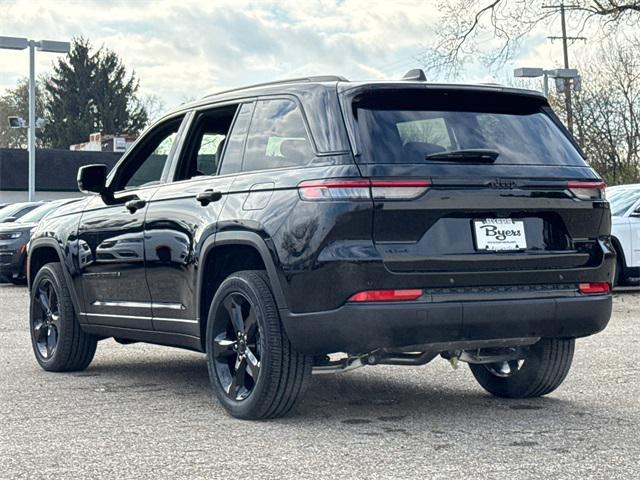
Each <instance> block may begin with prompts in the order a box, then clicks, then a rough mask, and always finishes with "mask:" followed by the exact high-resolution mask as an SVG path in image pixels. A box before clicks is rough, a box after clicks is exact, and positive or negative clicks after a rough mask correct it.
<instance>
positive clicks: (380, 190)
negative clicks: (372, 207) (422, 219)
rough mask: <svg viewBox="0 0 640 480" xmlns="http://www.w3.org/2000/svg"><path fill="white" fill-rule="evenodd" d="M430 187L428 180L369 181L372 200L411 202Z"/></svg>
mask: <svg viewBox="0 0 640 480" xmlns="http://www.w3.org/2000/svg"><path fill="white" fill-rule="evenodd" d="M430 186H431V182H430V181H428V180H371V196H372V197H373V199H374V200H411V199H414V198H418V197H419V196H420V195H422V194H423V193H424V192H426V191H427V189H428V188H429V187H430Z"/></svg>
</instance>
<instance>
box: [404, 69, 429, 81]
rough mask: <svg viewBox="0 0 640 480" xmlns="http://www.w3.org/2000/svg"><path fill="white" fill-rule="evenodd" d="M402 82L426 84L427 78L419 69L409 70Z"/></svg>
mask: <svg viewBox="0 0 640 480" xmlns="http://www.w3.org/2000/svg"><path fill="white" fill-rule="evenodd" d="M402 80H413V81H417V82H426V81H427V76H426V75H425V74H424V70H422V69H421V68H414V69H413V70H409V71H408V72H407V73H405V74H404V76H403V77H402Z"/></svg>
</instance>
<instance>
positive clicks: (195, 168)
mask: <svg viewBox="0 0 640 480" xmlns="http://www.w3.org/2000/svg"><path fill="white" fill-rule="evenodd" d="M236 109H237V106H236V105H229V106H224V107H217V108H213V109H211V110H205V111H203V112H200V113H198V114H197V117H196V119H195V121H194V126H193V127H192V128H191V132H190V134H189V136H188V140H187V142H186V147H185V148H184V153H183V155H182V159H181V161H180V166H179V167H178V172H177V175H176V178H175V180H186V179H189V178H194V177H199V176H202V175H216V174H217V173H218V165H219V164H220V159H221V157H222V152H223V151H224V146H225V141H226V138H227V134H228V133H229V128H230V127H231V122H232V121H233V116H234V115H235V113H236Z"/></svg>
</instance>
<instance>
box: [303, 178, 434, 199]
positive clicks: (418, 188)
mask: <svg viewBox="0 0 640 480" xmlns="http://www.w3.org/2000/svg"><path fill="white" fill-rule="evenodd" d="M430 186H431V182H430V181H429V180H369V179H354V180H311V181H305V182H302V183H300V184H299V185H298V192H299V193H300V198H302V199H303V200H310V201H318V200H320V201H322V200H334V201H336V200H371V199H374V200H412V199H414V198H418V197H419V196H420V195H422V194H424V192H426V191H427V190H428V188H429V187H430Z"/></svg>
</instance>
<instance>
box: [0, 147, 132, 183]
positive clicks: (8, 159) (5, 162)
mask: <svg viewBox="0 0 640 480" xmlns="http://www.w3.org/2000/svg"><path fill="white" fill-rule="evenodd" d="M121 155H122V154H121V153H111V152H79V151H72V150H51V149H43V150H40V149H38V150H36V191H38V190H39V191H50V192H77V191H78V185H77V183H76V177H77V174H78V169H79V168H80V167H82V166H83V165H90V164H92V163H104V164H105V165H107V166H108V167H109V168H111V167H113V166H114V165H115V164H116V162H117V161H118V160H119V159H120V156H121ZM28 188H29V153H28V152H27V150H20V149H15V148H0V190H7V191H8V190H13V191H16V190H17V191H21V190H27V189H28Z"/></svg>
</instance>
